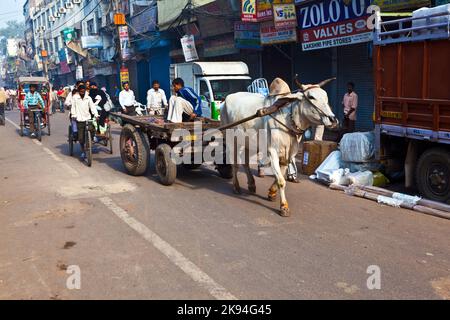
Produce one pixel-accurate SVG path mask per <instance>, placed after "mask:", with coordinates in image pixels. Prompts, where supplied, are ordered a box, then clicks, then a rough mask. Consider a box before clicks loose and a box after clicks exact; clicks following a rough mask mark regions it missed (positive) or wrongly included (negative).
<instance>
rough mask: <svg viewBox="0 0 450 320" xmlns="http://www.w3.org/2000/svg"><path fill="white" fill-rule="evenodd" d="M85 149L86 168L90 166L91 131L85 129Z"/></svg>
mask: <svg viewBox="0 0 450 320" xmlns="http://www.w3.org/2000/svg"><path fill="white" fill-rule="evenodd" d="M85 149H86V164H87V166H88V167H91V166H92V134H91V131H89V130H88V129H86V142H85Z"/></svg>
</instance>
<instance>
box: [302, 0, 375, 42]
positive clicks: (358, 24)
mask: <svg viewBox="0 0 450 320" xmlns="http://www.w3.org/2000/svg"><path fill="white" fill-rule="evenodd" d="M296 3H300V5H299V6H298V7H297V18H298V27H299V29H300V31H299V33H300V34H299V35H300V37H299V38H300V41H301V42H302V47H303V50H304V51H306V50H315V49H323V48H329V47H336V46H343V45H349V44H354V43H361V42H368V41H371V40H372V31H371V30H369V29H368V28H367V19H368V18H369V16H370V15H369V14H368V13H367V8H368V7H369V6H370V0H321V1H314V2H313V3H305V4H303V5H301V3H302V1H298V0H297V1H296Z"/></svg>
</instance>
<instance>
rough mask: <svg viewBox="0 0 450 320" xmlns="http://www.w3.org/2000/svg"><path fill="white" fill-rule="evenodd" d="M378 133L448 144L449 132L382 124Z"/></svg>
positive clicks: (449, 141)
mask: <svg viewBox="0 0 450 320" xmlns="http://www.w3.org/2000/svg"><path fill="white" fill-rule="evenodd" d="M380 131H381V132H380V133H381V134H385V135H390V136H395V137H406V138H410V139H416V140H423V141H432V142H438V143H445V144H450V132H447V131H433V130H428V129H422V128H411V127H402V126H395V125H390V124H382V125H381V126H380Z"/></svg>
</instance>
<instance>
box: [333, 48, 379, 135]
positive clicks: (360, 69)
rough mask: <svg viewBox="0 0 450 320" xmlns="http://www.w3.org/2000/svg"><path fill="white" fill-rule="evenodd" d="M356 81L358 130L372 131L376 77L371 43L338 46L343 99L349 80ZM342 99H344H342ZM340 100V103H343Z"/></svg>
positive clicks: (340, 93)
mask: <svg viewBox="0 0 450 320" xmlns="http://www.w3.org/2000/svg"><path fill="white" fill-rule="evenodd" d="M349 81H351V82H354V83H355V91H356V93H357V94H358V96H359V106H358V114H357V116H358V119H357V121H356V129H357V130H358V131H370V130H373V128H374V123H373V112H374V77H373V60H372V57H371V55H370V51H369V44H368V43H362V44H355V45H350V46H343V47H339V48H338V97H340V99H342V97H343V96H344V94H345V93H346V91H347V82H349ZM341 101H342V100H341ZM341 101H339V102H338V103H339V105H341Z"/></svg>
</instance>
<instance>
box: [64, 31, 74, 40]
mask: <svg viewBox="0 0 450 320" xmlns="http://www.w3.org/2000/svg"><path fill="white" fill-rule="evenodd" d="M63 36H64V42H65V43H68V42H70V41H73V40H75V29H74V28H65V29H64V30H63Z"/></svg>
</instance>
